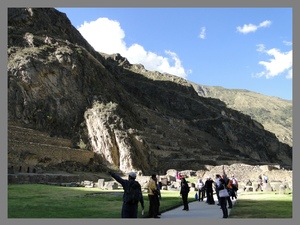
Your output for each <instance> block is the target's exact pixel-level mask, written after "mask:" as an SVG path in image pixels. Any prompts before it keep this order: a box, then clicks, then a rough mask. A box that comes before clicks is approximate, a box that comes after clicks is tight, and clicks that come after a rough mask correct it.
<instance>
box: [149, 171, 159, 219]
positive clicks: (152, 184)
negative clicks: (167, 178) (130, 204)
mask: <svg viewBox="0 0 300 225" xmlns="http://www.w3.org/2000/svg"><path fill="white" fill-rule="evenodd" d="M157 196H158V190H157V178H156V174H152V176H151V177H150V180H149V183H148V198H149V217H150V218H157V219H159V218H160V217H159V216H158V215H157V213H158V204H159V202H158V197H157Z"/></svg>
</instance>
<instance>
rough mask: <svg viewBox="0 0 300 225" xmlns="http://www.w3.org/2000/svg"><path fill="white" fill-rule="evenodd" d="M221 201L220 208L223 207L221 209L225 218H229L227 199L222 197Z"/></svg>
mask: <svg viewBox="0 0 300 225" xmlns="http://www.w3.org/2000/svg"><path fill="white" fill-rule="evenodd" d="M219 201H220V206H221V209H222V212H223V218H227V217H228V210H227V197H220V198H219Z"/></svg>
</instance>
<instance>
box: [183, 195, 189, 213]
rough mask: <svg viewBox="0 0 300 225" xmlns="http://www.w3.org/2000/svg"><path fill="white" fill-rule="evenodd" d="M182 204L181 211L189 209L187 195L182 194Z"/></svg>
mask: <svg viewBox="0 0 300 225" xmlns="http://www.w3.org/2000/svg"><path fill="white" fill-rule="evenodd" d="M181 197H182V202H183V209H187V210H188V209H189V203H188V193H182V194H181Z"/></svg>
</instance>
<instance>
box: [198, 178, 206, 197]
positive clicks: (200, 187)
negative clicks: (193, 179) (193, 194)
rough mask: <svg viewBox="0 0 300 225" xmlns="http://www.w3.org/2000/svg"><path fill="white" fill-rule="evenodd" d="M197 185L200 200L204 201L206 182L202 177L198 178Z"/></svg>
mask: <svg viewBox="0 0 300 225" xmlns="http://www.w3.org/2000/svg"><path fill="white" fill-rule="evenodd" d="M197 187H198V201H199V202H200V201H202V202H203V198H204V197H205V184H204V182H203V181H202V179H199V180H198V183H197Z"/></svg>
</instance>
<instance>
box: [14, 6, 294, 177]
mask: <svg viewBox="0 0 300 225" xmlns="http://www.w3.org/2000/svg"><path fill="white" fill-rule="evenodd" d="M8 122H9V123H8V124H9V126H8V130H9V131H10V132H9V133H8V139H9V145H8V159H9V161H8V166H9V168H20V167H22V168H29V170H34V169H36V168H39V169H40V170H42V171H46V170H47V169H49V168H51V169H53V168H55V167H56V166H57V167H59V168H60V169H61V165H64V166H65V167H64V169H65V170H69V171H70V170H78V169H79V170H89V171H97V170H103V169H104V167H109V168H113V169H116V170H120V171H123V172H126V171H130V170H140V171H142V172H143V173H144V174H151V173H153V172H157V173H160V174H163V173H164V172H165V171H166V170H168V169H170V168H174V169H178V170H184V169H192V170H199V169H202V168H206V166H205V165H222V164H225V165H229V164H232V163H246V164H252V165H262V164H276V165H277V164H278V165H280V166H282V167H285V168H287V169H291V168H292V147H291V146H289V145H288V144H285V143H283V142H281V141H279V140H278V138H277V137H276V136H275V134H274V133H271V132H269V131H267V130H265V129H264V127H263V126H262V124H261V123H259V122H257V121H256V120H253V119H252V118H251V117H250V116H249V115H246V114H243V113H241V112H239V111H238V110H234V109H231V108H229V107H227V105H226V104H225V103H224V102H223V101H221V100H219V99H216V98H207V97H202V96H199V94H198V93H197V92H196V91H195V89H194V87H193V85H192V84H191V83H190V82H188V81H186V80H184V79H181V78H179V77H176V76H172V75H168V74H161V73H159V72H154V71H147V70H146V69H145V68H144V67H143V65H133V64H130V62H128V60H127V59H126V58H124V57H122V56H121V55H119V54H115V55H106V54H104V53H99V52H96V51H95V50H94V49H93V48H92V47H91V46H90V45H89V44H88V43H87V42H86V40H85V39H84V38H83V37H82V36H81V34H80V33H79V32H78V31H77V30H76V29H75V28H74V27H73V26H72V25H71V23H70V21H69V19H68V18H67V17H66V15H65V14H63V13H60V12H59V11H57V10H55V9H52V8H51V9H50V8H10V9H8ZM14 126H20V127H26V128H27V129H31V130H35V131H36V132H43V133H47V134H48V135H49V138H53V139H57V138H63V139H66V140H69V141H70V143H71V144H70V143H69V144H68V145H69V146H68V148H71V149H73V151H74V155H78V154H80V153H79V152H80V151H82V152H85V151H89V152H92V153H93V154H94V156H92V158H91V159H90V160H87V161H83V160H78V159H76V158H77V157H73V158H72V157H71V158H68V157H67V156H65V154H63V150H62V149H60V150H59V151H58V153H57V154H56V155H55V156H54V155H53V151H51V152H52V153H50V151H47V149H44V148H43V147H41V146H42V145H40V144H42V143H39V145H38V146H40V147H41V148H43V152H44V153H43V156H41V155H40V154H38V153H37V152H36V150H34V151H33V150H32V149H33V147H32V145H30V144H28V142H30V141H26V140H24V139H22V140H21V141H22V147H18V148H17V147H15V146H16V145H15V143H17V142H18V141H20V140H18V139H17V137H16V135H14V130H16V129H15V128H14ZM20 130H21V131H23V132H24V133H23V134H20V135H24V136H25V138H26V130H25V131H24V130H22V129H19V132H20ZM28 138H30V137H29V135H28ZM33 141H35V142H37V140H33ZM39 141H40V140H39ZM31 142H32V141H31ZM45 142H48V139H45ZM63 143H68V142H67V141H65V142H63ZM45 144H47V143H45ZM18 146H20V145H18ZM76 149H78V150H80V151H76ZM24 152H26V154H24ZM29 153H30V154H29ZM28 154H29V155H30V157H28ZM68 154H72V151H71V152H68ZM16 156H17V157H16ZM84 157H87V156H86V154H85V156H84ZM88 157H90V156H88ZM42 158H47V162H45V160H43V159H42ZM79 164H80V165H79ZM96 164H98V165H101V166H100V167H97V166H95V165H96ZM76 165H77V166H76Z"/></svg>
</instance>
